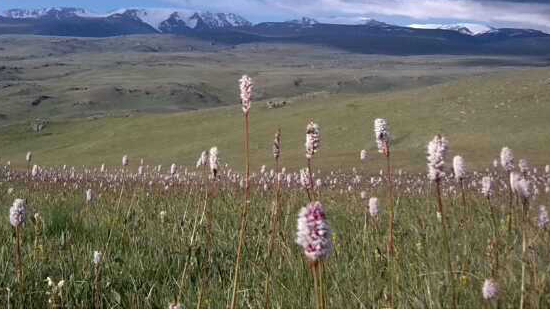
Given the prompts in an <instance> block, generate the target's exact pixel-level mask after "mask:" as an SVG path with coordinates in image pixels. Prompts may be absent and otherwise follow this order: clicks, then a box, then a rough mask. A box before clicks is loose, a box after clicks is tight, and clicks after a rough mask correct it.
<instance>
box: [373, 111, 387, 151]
mask: <svg viewBox="0 0 550 309" xmlns="http://www.w3.org/2000/svg"><path fill="white" fill-rule="evenodd" d="M374 135H375V137H376V145H377V147H378V152H380V153H384V154H387V153H388V150H389V149H388V148H389V144H390V131H389V126H388V122H387V121H386V119H384V118H377V119H375V120H374Z"/></svg>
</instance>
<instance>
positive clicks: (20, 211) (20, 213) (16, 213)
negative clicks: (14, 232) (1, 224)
mask: <svg viewBox="0 0 550 309" xmlns="http://www.w3.org/2000/svg"><path fill="white" fill-rule="evenodd" d="M26 207H27V205H26V203H25V200H23V199H20V198H18V199H16V200H15V201H13V205H12V206H11V208H10V223H11V225H12V226H13V227H18V226H21V224H23V223H25V220H26V219H27V210H26Z"/></svg>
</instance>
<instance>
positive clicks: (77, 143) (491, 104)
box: [0, 68, 550, 170]
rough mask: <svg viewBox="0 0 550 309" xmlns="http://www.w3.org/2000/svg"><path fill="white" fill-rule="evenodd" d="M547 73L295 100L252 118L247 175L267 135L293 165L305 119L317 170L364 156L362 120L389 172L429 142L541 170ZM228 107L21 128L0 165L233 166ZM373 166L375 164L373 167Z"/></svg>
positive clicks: (2, 139) (10, 136) (473, 158)
mask: <svg viewBox="0 0 550 309" xmlns="http://www.w3.org/2000/svg"><path fill="white" fill-rule="evenodd" d="M549 83H550V70H548V69H545V68H541V69H523V70H514V71H507V72H500V73H492V74H490V75H483V76H478V77H470V78H464V79H461V80H458V81H452V82H448V83H444V84H439V85H434V86H429V87H421V88H414V89H409V90H401V91H391V92H380V93H376V94H353V93H337V94H331V93H320V94H317V95H316V96H301V97H299V98H298V99H296V100H294V101H292V103H289V104H287V105H286V106H285V107H282V108H276V109H268V108H267V107H266V106H265V101H259V102H255V104H254V107H253V110H252V116H251V121H252V125H251V126H252V134H251V140H252V142H251V147H252V150H251V151H252V163H253V168H259V166H260V165H262V164H266V163H267V162H266V160H269V158H270V156H271V155H270V151H271V150H270V149H271V141H272V136H273V133H274V132H275V130H276V129H277V128H278V127H281V128H282V133H283V149H284V152H283V160H282V163H283V165H284V166H287V167H289V168H297V167H300V166H301V162H302V161H301V158H302V156H303V150H302V149H303V138H304V137H303V135H304V132H305V131H304V130H305V124H306V123H307V121H308V120H310V119H314V120H315V121H316V122H317V123H319V124H320V126H321V130H322V136H323V141H322V148H323V156H322V157H321V158H320V159H319V161H318V163H319V164H320V166H327V167H332V168H338V167H349V166H351V165H353V164H355V163H356V162H357V161H358V158H359V150H361V149H367V150H368V151H369V152H370V153H371V154H372V153H373V152H374V151H375V150H374V146H375V144H374V141H373V139H374V138H373V133H372V121H373V119H374V118H376V117H386V118H388V119H389V121H390V125H391V127H392V132H393V135H394V150H393V152H394V158H395V164H396V166H397V167H398V168H405V169H409V170H419V169H421V170H423V169H424V158H425V156H424V153H425V146H426V142H427V141H428V140H430V139H431V137H433V135H434V134H436V133H443V134H445V135H446V136H448V138H449V140H450V141H451V147H452V152H453V153H456V154H461V155H463V156H464V157H465V158H466V160H467V162H468V163H469V164H471V165H472V167H485V166H488V165H490V164H491V162H492V160H493V159H494V158H496V157H497V156H498V151H499V149H500V148H501V147H503V146H509V147H512V148H513V149H515V150H516V151H517V153H518V156H519V157H525V158H529V160H530V162H532V164H534V165H543V164H546V163H548V150H549V148H548V147H549V145H550V135H549V134H548V132H550V125H549V124H548V120H547V117H548V115H550V104H549V102H550V92H549V91H548V87H549V85H550V84H549ZM241 114H242V113H241V111H240V109H239V108H238V107H237V106H228V107H221V108H213V109H207V110H200V111H193V112H185V113H173V114H148V115H132V116H128V117H104V118H97V119H96V118H93V119H92V118H85V119H72V120H63V121H54V122H52V123H51V125H49V126H48V127H47V128H46V130H45V131H43V132H41V133H35V132H33V131H32V130H31V129H30V128H29V126H28V125H26V124H19V125H11V126H8V127H4V128H1V129H0V143H1V144H2V160H4V161H6V160H11V162H12V164H14V165H19V166H22V165H24V159H25V158H24V156H25V153H26V152H27V151H32V152H33V153H34V154H35V158H36V161H35V162H36V163H37V164H44V165H63V164H68V165H76V166H78V165H98V164H101V163H106V164H108V165H116V164H119V161H120V158H121V157H122V155H123V154H128V155H129V156H130V157H131V160H132V161H133V163H134V165H135V164H137V163H138V160H139V159H140V158H144V159H145V162H146V163H147V164H170V163H172V162H176V163H178V164H187V165H192V164H193V163H194V162H195V161H196V159H197V157H198V155H199V154H200V152H201V151H202V150H204V149H207V148H209V147H211V146H213V145H217V146H218V147H219V149H220V151H221V156H222V160H223V161H224V162H227V163H229V164H230V165H231V166H234V167H241V166H242V164H243V161H244V160H243V157H242V149H243V145H242V135H243V130H244V129H243V126H244V124H243V119H242V118H243V117H242V115H241ZM373 166H376V161H374V162H373Z"/></svg>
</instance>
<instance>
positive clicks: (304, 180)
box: [300, 168, 311, 189]
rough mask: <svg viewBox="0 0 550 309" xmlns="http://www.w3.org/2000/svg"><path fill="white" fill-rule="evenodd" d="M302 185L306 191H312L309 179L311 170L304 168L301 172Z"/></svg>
mask: <svg viewBox="0 0 550 309" xmlns="http://www.w3.org/2000/svg"><path fill="white" fill-rule="evenodd" d="M300 184H301V185H302V187H304V188H305V189H311V183H310V179H309V169H308V168H303V169H301V170H300Z"/></svg>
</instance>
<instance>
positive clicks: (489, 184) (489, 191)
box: [481, 176, 494, 197]
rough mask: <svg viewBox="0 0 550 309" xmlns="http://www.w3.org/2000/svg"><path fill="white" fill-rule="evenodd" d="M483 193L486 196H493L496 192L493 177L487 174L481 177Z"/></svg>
mask: <svg viewBox="0 0 550 309" xmlns="http://www.w3.org/2000/svg"><path fill="white" fill-rule="evenodd" d="M481 193H482V194H483V195H484V196H485V197H491V196H492V195H493V193H494V183H493V178H491V177H489V176H485V177H483V178H482V179H481Z"/></svg>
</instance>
